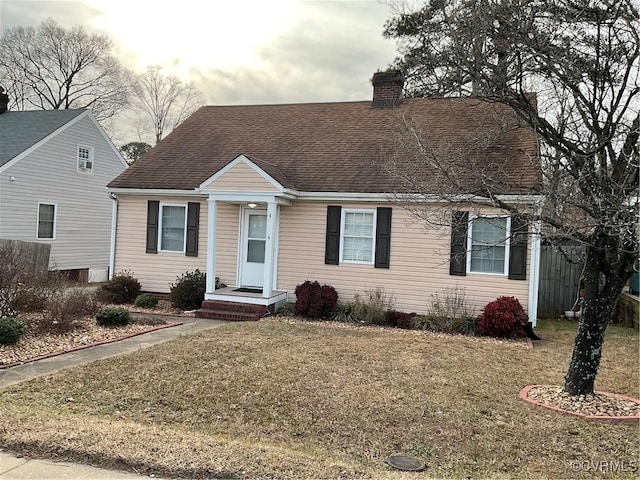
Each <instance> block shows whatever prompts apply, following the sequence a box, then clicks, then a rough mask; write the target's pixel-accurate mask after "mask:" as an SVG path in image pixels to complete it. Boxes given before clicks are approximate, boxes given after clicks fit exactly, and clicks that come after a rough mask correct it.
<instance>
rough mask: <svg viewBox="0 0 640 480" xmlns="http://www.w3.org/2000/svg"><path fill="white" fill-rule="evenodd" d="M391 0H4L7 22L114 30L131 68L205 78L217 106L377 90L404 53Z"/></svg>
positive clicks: (347, 96)
mask: <svg viewBox="0 0 640 480" xmlns="http://www.w3.org/2000/svg"><path fill="white" fill-rule="evenodd" d="M391 5H392V3H391V1H386V0H360V1H353V0H351V1H346V0H345V1H343V0H334V1H330V0H315V1H303V0H220V1H218V0H178V1H172V2H163V1H161V0H126V1H123V0H76V1H57V0H49V1H42V0H38V1H32V0H0V28H2V29H6V28H11V27H14V26H23V27H29V26H32V27H37V26H38V25H39V24H40V22H42V21H43V20H44V19H46V18H47V17H51V18H53V19H54V20H55V21H56V22H57V23H59V24H60V25H61V26H63V27H65V28H68V27H71V26H74V25H82V26H84V27H85V29H86V30H88V31H91V32H96V33H101V34H106V35H107V36H109V37H110V38H111V39H112V40H113V42H114V45H115V49H114V53H115V55H116V56H117V57H118V58H119V60H120V61H121V62H122V64H123V65H124V66H125V67H128V68H130V69H132V70H134V71H135V72H137V73H141V72H143V71H144V70H145V68H146V66H149V65H160V66H162V67H163V73H167V74H174V75H177V76H178V77H180V78H181V79H182V80H184V81H193V82H195V84H196V86H197V88H198V89H199V90H200V91H201V92H202V93H203V95H204V99H205V103H206V104H209V105H235V104H264V103H300V102H327V101H328V102H333V101H349V100H367V99H370V98H371V92H372V87H371V82H370V79H371V77H372V75H373V73H374V72H376V71H379V70H385V69H386V68H387V67H388V66H389V65H390V64H391V62H392V61H393V59H394V58H395V55H396V48H395V42H394V41H393V40H387V39H384V38H383V37H382V30H383V27H384V23H385V21H386V20H387V19H388V18H389V17H390V16H391V12H392V6H391Z"/></svg>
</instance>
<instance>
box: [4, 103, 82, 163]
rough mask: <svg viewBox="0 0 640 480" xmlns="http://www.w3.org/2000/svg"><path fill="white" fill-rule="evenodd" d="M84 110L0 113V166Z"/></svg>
mask: <svg viewBox="0 0 640 480" xmlns="http://www.w3.org/2000/svg"><path fill="white" fill-rule="evenodd" d="M86 111H87V110H86V109H84V108H81V109H74V110H26V111H8V112H4V113H2V114H0V167H1V166H3V165H5V164H6V163H8V162H9V161H10V160H12V159H13V158H15V157H17V156H18V155H20V154H21V153H22V152H24V151H25V150H27V149H28V148H29V147H32V146H33V145H35V144H36V143H38V142H39V141H41V140H43V139H44V138H46V137H48V136H49V135H51V134H52V133H53V132H55V131H56V130H57V129H59V128H60V127H62V126H64V125H65V124H67V123H69V122H70V121H71V120H73V119H74V118H76V117H78V116H79V115H82V114H83V113H84V112H86Z"/></svg>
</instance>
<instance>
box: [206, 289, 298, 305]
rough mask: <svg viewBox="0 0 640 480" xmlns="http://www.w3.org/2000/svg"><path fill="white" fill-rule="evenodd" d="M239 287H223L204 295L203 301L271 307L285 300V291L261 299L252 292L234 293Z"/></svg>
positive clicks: (259, 295)
mask: <svg viewBox="0 0 640 480" xmlns="http://www.w3.org/2000/svg"><path fill="white" fill-rule="evenodd" d="M238 288H240V287H224V288H219V289H217V290H216V291H215V292H213V293H211V292H207V293H205V296H204V298H205V300H222V301H227V302H238V303H249V304H254V305H266V306H271V305H275V304H276V303H279V302H284V301H286V300H287V292H286V291H280V290H278V291H273V292H271V296H269V297H268V298H266V297H263V296H262V293H253V292H236V291H235V290H236V289H238Z"/></svg>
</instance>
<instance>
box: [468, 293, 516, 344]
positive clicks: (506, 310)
mask: <svg viewBox="0 0 640 480" xmlns="http://www.w3.org/2000/svg"><path fill="white" fill-rule="evenodd" d="M528 321H529V317H528V316H527V314H526V313H525V311H524V309H523V308H522V305H520V302H519V301H518V299H517V298H515V297H498V299H497V300H494V301H493V302H489V303H487V305H486V306H485V307H484V310H483V311H482V313H481V314H480V316H479V317H478V331H479V333H480V335H486V336H489V337H503V338H515V337H523V336H524V326H525V325H526V324H527V322H528Z"/></svg>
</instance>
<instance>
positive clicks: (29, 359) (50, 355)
mask: <svg viewBox="0 0 640 480" xmlns="http://www.w3.org/2000/svg"><path fill="white" fill-rule="evenodd" d="M178 325H184V324H183V323H182V322H173V323H167V324H166V325H160V326H157V327H154V328H152V329H150V330H144V331H141V332H136V333H130V334H129V335H125V336H124V337H117V338H110V339H107V340H101V341H99V342H94V343H89V344H87V345H79V346H77V347H73V348H70V349H68V350H59V351H57V352H51V353H46V354H44V355H40V356H39V357H33V358H28V359H26V360H24V361H21V362H13V363H8V364H6V365H0V370H5V369H7V368H11V367H17V366H19V365H26V364H28V363H33V362H37V361H38V360H44V359H46V358H51V357H57V356H59V355H64V354H65V353H73V352H77V351H79V350H86V349H87V348H91V347H98V346H100V345H107V344H109V343H115V342H119V341H121V340H126V339H127V338H132V337H137V336H138V335H144V334H145V333H151V332H155V331H157V330H163V329H165V328H171V327H177V326H178Z"/></svg>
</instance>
